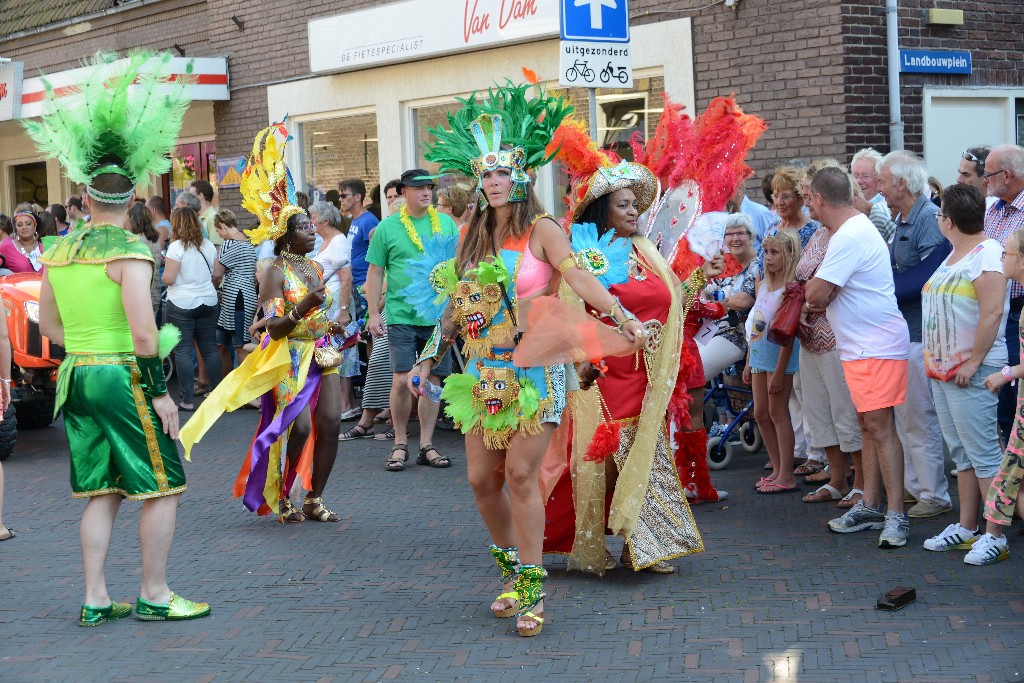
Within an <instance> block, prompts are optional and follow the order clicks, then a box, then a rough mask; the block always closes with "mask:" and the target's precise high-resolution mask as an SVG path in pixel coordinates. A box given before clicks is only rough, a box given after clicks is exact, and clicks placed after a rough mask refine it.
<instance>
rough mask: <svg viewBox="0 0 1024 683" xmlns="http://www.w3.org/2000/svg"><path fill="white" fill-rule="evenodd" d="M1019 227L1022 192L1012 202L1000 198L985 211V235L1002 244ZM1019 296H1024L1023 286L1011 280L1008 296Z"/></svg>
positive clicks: (1022, 222)
mask: <svg viewBox="0 0 1024 683" xmlns="http://www.w3.org/2000/svg"><path fill="white" fill-rule="evenodd" d="M1021 228H1024V192H1021V193H1020V194H1019V195H1017V198H1016V199H1014V200H1013V201H1012V202H1006V201H1004V200H1002V199H1000V200H999V201H997V202H996V203H994V204H993V205H992V206H990V207H989V209H988V211H986V212H985V230H984V232H985V236H986V237H991V238H992V239H994V240H995V241H996V242H999V244H1001V245H1003V246H1006V240H1007V239H1008V238H1009V237H1010V235H1012V234H1013V233H1014V232H1016V231H1017V230H1019V229H1021ZM1019 296H1024V287H1022V286H1021V285H1019V284H1018V283H1017V282H1015V281H1013V280H1011V281H1010V298H1011V299H1016V298H1017V297H1019Z"/></svg>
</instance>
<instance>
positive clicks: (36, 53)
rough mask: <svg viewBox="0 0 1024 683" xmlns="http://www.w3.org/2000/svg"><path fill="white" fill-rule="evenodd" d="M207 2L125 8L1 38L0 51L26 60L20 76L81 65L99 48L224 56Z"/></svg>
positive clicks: (182, 0) (181, 0)
mask: <svg viewBox="0 0 1024 683" xmlns="http://www.w3.org/2000/svg"><path fill="white" fill-rule="evenodd" d="M206 5H207V2H206V0H165V1H164V2H160V3H156V4H152V5H144V6H142V7H128V8H125V9H123V10H122V11H120V12H116V13H114V14H111V15H107V16H104V17H100V18H97V19H92V20H90V21H89V22H88V23H87V24H86V23H85V22H81V21H80V22H78V23H77V24H76V25H72V26H70V27H68V28H65V29H57V30H53V31H45V32H41V33H36V34H34V35H27V36H22V37H18V38H13V39H5V38H4V37H0V54H2V55H3V56H4V57H9V58H11V59H16V60H18V61H23V62H25V77H26V78H29V77H32V76H35V75H37V74H38V73H39V71H40V70H42V71H44V72H47V73H51V72H54V71H63V70H65V69H74V68H76V67H79V66H81V63H82V59H83V58H84V57H87V56H89V55H92V54H94V53H95V52H98V51H100V50H102V51H105V52H114V51H116V52H121V51H125V50H129V49H131V48H148V49H152V50H167V51H169V52H171V53H173V54H177V53H175V51H174V49H173V48H172V47H171V46H172V45H174V44H175V43H177V44H178V45H179V46H180V47H182V48H183V49H184V50H185V54H186V56H203V57H209V56H213V55H218V54H224V53H223V51H221V50H216V49H214V48H212V46H211V44H210V41H209V35H208V31H207V26H206Z"/></svg>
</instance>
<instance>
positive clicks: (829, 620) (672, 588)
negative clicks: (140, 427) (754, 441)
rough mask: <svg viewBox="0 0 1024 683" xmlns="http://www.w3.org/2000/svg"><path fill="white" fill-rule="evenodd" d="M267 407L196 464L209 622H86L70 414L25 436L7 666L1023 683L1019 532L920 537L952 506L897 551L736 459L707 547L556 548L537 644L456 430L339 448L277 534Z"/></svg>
mask: <svg viewBox="0 0 1024 683" xmlns="http://www.w3.org/2000/svg"><path fill="white" fill-rule="evenodd" d="M255 419H256V414H255V412H253V411H244V412H240V413H238V414H235V415H229V416H227V417H226V418H225V419H224V420H223V421H222V422H221V423H219V425H218V428H217V433H216V434H215V435H211V436H209V437H207V439H206V440H204V442H203V443H202V444H200V446H199V447H198V448H197V449H196V451H195V460H194V462H193V463H192V464H191V465H188V466H187V469H188V476H189V491H188V492H187V493H186V495H185V497H184V499H183V504H182V507H181V510H180V513H179V526H178V536H177V543H176V545H175V548H174V551H173V553H172V557H171V567H170V570H171V577H172V578H171V585H172V587H174V588H175V589H176V590H178V591H180V592H181V593H182V594H183V595H185V596H188V597H195V598H202V599H204V600H208V601H209V602H211V603H212V605H213V616H212V617H211V618H208V619H204V620H201V621H196V622H182V623H142V622H137V621H135V620H132V619H127V620H124V621H122V622H116V623H113V624H107V625H104V626H102V627H99V628H96V629H81V628H79V627H77V626H76V622H75V620H76V617H77V612H78V606H79V603H80V600H81V585H80V583H81V563H80V559H79V547H78V533H77V532H78V528H77V522H78V517H79V515H80V514H81V510H82V507H83V503H82V502H79V501H72V500H70V499H69V498H68V484H67V471H68V466H67V459H66V449H67V446H66V442H65V440H64V437H63V430H62V428H60V427H59V426H55V427H51V428H49V429H45V430H41V431H36V432H22V437H23V438H22V442H21V444H20V445H19V449H18V452H17V453H16V454H15V456H14V457H13V458H12V459H10V460H9V461H8V462H6V463H5V473H6V477H7V490H6V503H5V516H4V518H5V521H6V522H7V523H8V524H10V525H11V526H13V527H14V528H15V529H17V530H18V531H19V536H18V538H16V539H15V540H14V541H12V542H9V543H2V544H0V567H2V569H3V574H4V579H5V580H4V582H3V584H2V585H3V591H2V595H3V599H2V601H0V642H2V643H3V646H2V650H0V680H2V681H65V680H67V681H72V680H73V681H83V682H84V681H126V682H127V681H147V682H149V681H201V682H205V683H213V682H222V681H264V680H275V681H277V680H289V681H311V682H312V681H317V682H321V681H322V682H324V683H327V682H331V681H337V682H340V681H390V680H394V681H411V680H418V681H447V680H456V679H460V680H486V681H525V680H543V679H551V680H560V681H563V680H564V681H575V680H590V679H599V680H612V681H650V680H657V679H660V680H670V681H737V682H743V683H753V682H756V681H830V682H834V683H860V682H862V681H916V682H919V683H924V682H929V683H938V682H940V681H941V682H946V681H972V682H978V683H982V682H986V681H991V682H994V683H999V682H1001V681H1015V680H1021V678H1022V676H1021V673H1022V666H1021V665H1024V655H1022V654H1021V647H1022V639H1024V629H1022V628H1021V627H1022V626H1024V597H1022V596H1021V592H1020V586H1021V578H1022V577H1021V575H1022V567H1024V539H1022V538H1020V537H1019V536H1017V534H1016V531H1013V532H1012V534H1011V536H1010V540H1011V546H1012V549H1011V553H1012V554H1011V556H1010V559H1009V560H1008V561H1006V562H1002V563H1000V564H998V565H995V566H993V567H987V568H977V567H968V566H966V565H964V564H962V561H961V559H962V553H946V554H941V553H928V552H926V551H924V550H921V549H920V544H921V542H922V541H923V539H924V538H926V537H927V536H928V535H931V534H932V533H934V532H935V531H937V530H939V529H941V527H943V526H944V525H945V524H947V523H949V522H950V521H952V519H953V517H952V516H951V515H947V516H946V517H941V518H939V519H938V520H932V521H925V522H915V523H914V524H913V526H912V530H911V546H912V547H908V548H905V549H902V550H896V551H888V552H882V551H880V550H878V549H877V548H876V547H875V543H876V538H877V534H876V533H871V532H865V533H862V534H854V535H851V536H837V535H834V534H831V533H829V532H828V531H827V529H826V528H825V523H826V522H827V520H828V519H829V518H830V517H831V516H832V515H833V510H834V508H832V507H831V506H830V505H825V504H819V505H805V504H803V503H801V501H800V497H799V496H796V495H780V496H758V495H755V494H754V493H753V491H752V490H751V484H752V483H753V481H755V480H756V479H757V478H758V476H760V465H761V464H762V462H763V456H760V455H757V456H747V455H743V456H742V457H739V458H737V459H735V460H734V461H733V464H732V465H731V466H730V468H729V469H727V470H724V471H722V472H720V473H716V476H715V480H716V482H717V483H718V484H719V486H720V488H724V489H726V490H729V491H730V492H731V493H732V494H733V495H732V498H730V500H729V501H727V502H725V503H722V504H716V505H702V506H700V507H698V508H696V514H697V519H698V522H699V524H700V528H701V531H702V533H703V536H704V542H705V545H706V546H707V548H708V550H707V552H705V553H703V554H701V555H697V556H694V557H689V558H684V559H681V560H677V561H675V562H674V564H675V565H676V566H677V567H678V568H679V572H678V573H676V574H674V575H671V576H656V575H651V574H646V573H640V574H633V573H628V574H627V573H626V572H624V571H622V570H621V569H620V570H616V571H614V572H610V573H609V574H608V575H606V577H605V578H604V579H599V578H597V577H593V576H589V575H581V574H576V573H571V574H570V573H567V572H566V571H565V567H564V563H563V561H562V560H561V559H560V558H549V562H548V567H549V569H550V570H551V578H550V580H549V582H548V591H549V593H550V597H549V599H548V601H547V603H546V608H547V609H546V611H547V612H548V614H550V615H551V617H552V618H551V620H550V621H549V622H548V623H547V624H546V625H545V628H544V633H543V634H542V635H541V636H540V637H538V638H530V639H524V638H519V637H518V636H517V635H516V634H515V632H514V629H513V626H514V623H513V622H512V621H510V620H501V621H499V620H496V619H494V618H493V617H492V616H491V615H490V613H489V612H488V610H487V605H488V604H489V602H490V600H491V599H492V598H493V595H494V594H496V588H497V585H496V582H495V580H494V579H495V578H496V569H495V567H494V566H493V561H492V560H491V559H490V556H489V555H488V554H487V552H486V549H485V547H486V545H487V544H488V542H489V541H488V539H487V537H486V535H485V533H484V530H483V527H482V525H481V524H480V522H479V519H478V517H477V513H476V510H475V507H474V504H473V500H472V496H471V494H470V491H469V488H468V486H467V484H466V483H465V458H464V456H463V454H462V450H461V448H460V441H461V440H460V439H459V438H456V437H455V436H453V435H451V434H448V433H444V432H439V433H438V438H437V442H438V445H439V446H440V447H441V448H442V451H443V452H445V453H446V454H450V455H452V456H453V460H454V466H453V467H452V468H451V469H448V470H432V469H429V468H427V467H417V466H415V465H412V466H410V468H409V469H407V470H406V471H405V472H403V473H400V474H394V473H390V472H385V471H384V469H383V467H382V463H383V460H384V458H385V457H386V454H387V450H388V449H387V447H386V446H385V445H384V444H381V443H375V442H372V441H370V440H363V441H358V442H350V443H349V444H343V445H342V449H341V455H340V457H339V460H338V464H337V466H336V468H335V472H334V476H333V480H332V484H331V485H330V486H329V489H328V494H327V496H326V498H327V503H328V504H329V505H330V506H332V507H333V508H334V509H336V510H339V511H340V513H341V515H342V517H343V521H342V522H341V523H339V524H334V525H327V524H323V525H321V524H318V523H315V522H306V523H304V524H298V525H288V526H280V525H278V524H276V523H275V522H273V521H272V520H270V519H266V518H263V519H260V518H257V517H256V516H254V515H251V514H248V513H246V512H245V511H244V510H243V508H242V507H241V505H240V503H239V502H238V501H236V500H233V499H232V498H231V497H230V487H231V482H232V481H233V478H234V476H235V473H236V472H237V468H238V466H239V464H240V458H241V457H242V453H243V451H244V449H245V447H246V446H247V445H248V442H249V438H250V433H251V429H252V428H253V426H254V425H255ZM413 443H414V444H415V440H413ZM413 452H415V451H413ZM808 490H809V489H808ZM137 518H138V505H137V504H134V503H125V505H124V507H123V512H122V516H121V517H120V518H119V520H118V524H117V527H118V528H117V531H116V533H115V538H114V542H113V545H112V548H111V551H110V560H109V567H108V582H109V585H110V588H111V592H112V594H113V595H114V596H115V598H117V599H134V596H136V595H137V591H138V577H139V568H138V560H137V538H136V536H135V528H136V527H135V524H136V521H137ZM617 549H618V543H615V549H614V551H613V552H615V554H617ZM898 585H910V586H915V587H916V588H917V590H918V601H917V603H916V604H914V605H911V606H910V607H908V608H906V609H904V610H902V611H900V612H896V613H885V612H877V611H875V610H874V603H875V598H876V597H877V596H878V595H880V594H881V593H883V592H885V591H886V590H887V589H889V588H892V587H894V586H898Z"/></svg>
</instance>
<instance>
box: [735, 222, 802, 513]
mask: <svg viewBox="0 0 1024 683" xmlns="http://www.w3.org/2000/svg"><path fill="white" fill-rule="evenodd" d="M762 246H763V248H764V278H763V279H762V278H758V281H757V288H756V291H757V296H756V298H755V301H754V307H753V308H752V309H751V310H750V315H749V316H748V317H747V324H746V331H747V342H748V346H747V367H746V369H745V370H744V371H743V381H744V383H745V384H750V385H751V386H752V387H753V392H754V419H755V420H757V426H758V427H759V428H760V430H761V436H762V437H763V438H764V444H765V448H767V449H768V456H769V458H771V462H772V473H771V474H769V475H768V476H767V477H764V478H762V479H761V480H760V481H759V482H757V485H756V487H755V488H756V490H757V492H758V493H763V494H774V493H789V492H792V491H797V490H798V489H799V487H798V486H797V484H796V477H794V475H793V447H794V436H793V422H792V420H791V419H790V415H789V396H790V394H792V393H793V374H794V373H796V371H797V367H798V365H799V358H800V353H799V348H800V346H799V344H800V342H799V341H798V340H796V339H794V340H793V343H792V344H790V345H789V346H779V345H778V344H776V343H774V342H771V341H768V329H769V327H770V326H771V322H772V318H773V317H774V316H775V312H776V310H778V308H779V304H780V303H781V302H782V293H783V291H785V288H786V283H787V282H792V281H793V280H794V279H795V274H796V266H797V263H799V261H800V237H799V236H798V235H797V232H796V231H795V230H791V229H788V228H784V229H780V230H778V231H777V232H775V233H774V234H771V235H768V236H767V237H765V238H764V242H763V243H762Z"/></svg>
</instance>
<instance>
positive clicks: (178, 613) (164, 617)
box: [135, 593, 210, 621]
mask: <svg viewBox="0 0 1024 683" xmlns="http://www.w3.org/2000/svg"><path fill="white" fill-rule="evenodd" d="M208 616H210V606H209V605H208V604H206V603H205V602H192V601H191V600H186V599H185V598H183V597H181V596H180V595H177V594H176V593H171V601H170V602H169V603H167V604H166V605H158V604H156V603H153V602H149V601H148V600H143V599H142V598H141V597H140V598H139V599H138V601H136V603H135V618H136V619H141V620H143V621H183V620H185V619H200V618H202V617H208Z"/></svg>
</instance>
